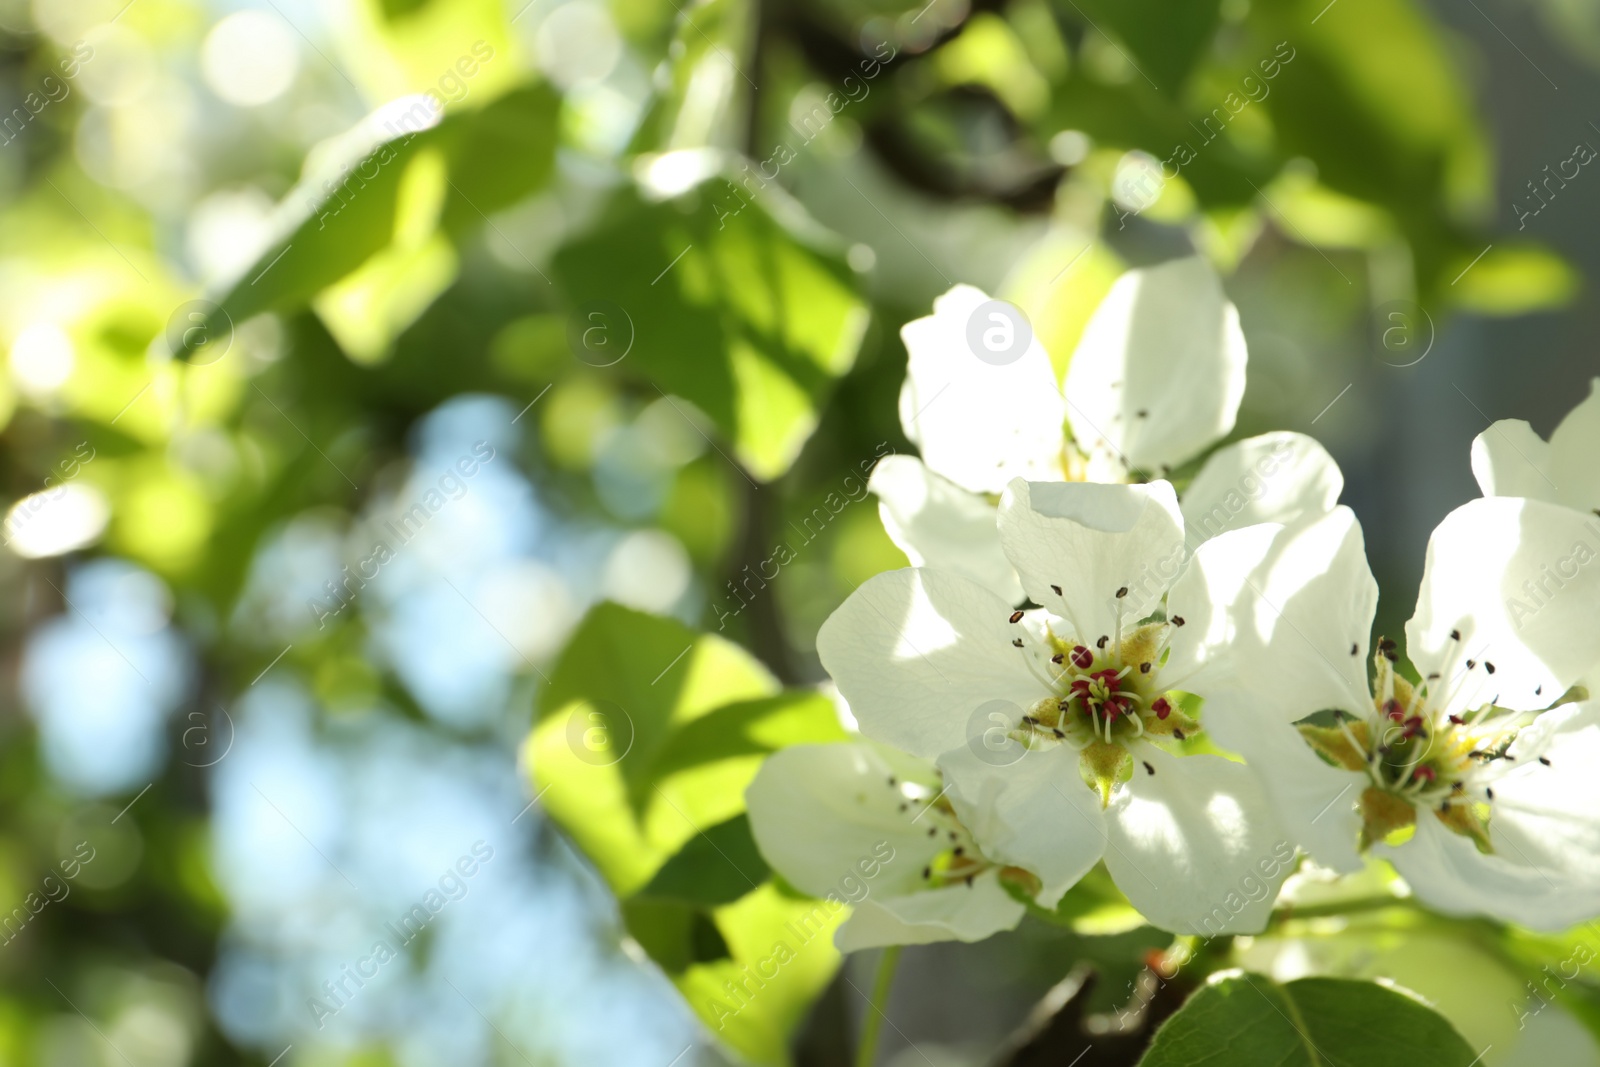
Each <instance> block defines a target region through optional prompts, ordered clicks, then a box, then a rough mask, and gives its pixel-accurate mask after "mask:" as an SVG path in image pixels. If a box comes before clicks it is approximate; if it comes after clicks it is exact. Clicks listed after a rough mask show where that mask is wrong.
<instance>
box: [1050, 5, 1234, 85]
mask: <svg viewBox="0 0 1600 1067" xmlns="http://www.w3.org/2000/svg"><path fill="white" fill-rule="evenodd" d="M1081 2H1082V4H1083V10H1084V11H1085V12H1086V13H1087V14H1088V16H1089V17H1091V18H1092V19H1093V21H1094V25H1095V26H1096V27H1097V28H1099V29H1103V30H1108V31H1110V32H1111V33H1113V34H1115V35H1116V37H1117V39H1118V40H1120V41H1121V42H1122V43H1123V44H1124V45H1126V46H1127V48H1128V51H1130V52H1132V53H1133V62H1134V65H1135V66H1136V67H1137V68H1138V69H1139V70H1140V71H1141V72H1142V74H1143V75H1144V76H1145V77H1148V78H1149V79H1150V81H1152V82H1154V83H1155V87H1156V89H1157V90H1158V91H1159V92H1161V93H1162V94H1163V95H1164V96H1166V97H1168V98H1170V99H1173V100H1176V99H1178V98H1179V97H1180V96H1181V95H1182V93H1183V87H1184V85H1185V84H1186V83H1187V82H1188V80H1189V73H1190V71H1192V70H1194V66H1195V64H1196V63H1197V62H1199V60H1200V57H1201V56H1202V55H1204V54H1205V52H1206V50H1207V49H1208V48H1210V46H1211V38H1212V37H1213V36H1214V35H1215V34H1216V31H1217V24H1218V22H1219V21H1220V18H1219V16H1220V12H1221V9H1222V3H1221V0H1193V2H1188V0H1186V2H1185V3H1181V4H1174V3H1170V2H1169V0H1081Z"/></svg>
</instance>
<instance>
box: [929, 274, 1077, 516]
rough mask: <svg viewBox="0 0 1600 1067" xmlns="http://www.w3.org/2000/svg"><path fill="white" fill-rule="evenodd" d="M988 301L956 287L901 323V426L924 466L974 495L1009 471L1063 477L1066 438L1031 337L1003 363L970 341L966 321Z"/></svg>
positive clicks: (1046, 368) (1050, 378) (1057, 391)
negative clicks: (988, 359)
mask: <svg viewBox="0 0 1600 1067" xmlns="http://www.w3.org/2000/svg"><path fill="white" fill-rule="evenodd" d="M988 299H989V297H988V295H987V294H985V293H984V292H983V291H982V290H979V289H974V288H973V287H972V286H970V285H958V286H956V287H955V288H953V289H951V290H950V291H949V292H948V293H945V294H944V295H943V296H941V297H940V298H939V299H937V300H935V301H934V302H933V314H932V315H929V316H927V317H926V318H921V319H917V320H915V321H914V322H908V323H906V325H905V326H904V327H903V328H902V329H901V331H900V337H901V339H902V340H904V341H905V346H906V354H907V361H906V380H905V384H904V385H903V386H902V387H901V390H900V425H901V426H902V427H904V428H905V432H906V436H907V437H909V438H910V439H911V440H912V441H913V442H915V443H916V444H917V446H918V447H919V448H920V449H921V450H922V461H923V462H924V463H926V464H927V465H928V467H929V469H931V470H933V471H935V472H936V473H938V474H940V475H942V476H944V477H946V478H948V479H950V480H951V481H952V482H955V483H956V484H957V485H959V486H961V487H962V488H963V489H968V490H971V491H972V492H974V493H998V492H999V491H1000V490H1001V489H1003V488H1005V485H1006V483H1007V482H1009V481H1010V480H1011V479H1012V478H1017V477H1026V478H1035V479H1050V478H1059V477H1061V449H1062V444H1063V441H1064V437H1065V435H1064V433H1063V421H1064V418H1065V415H1066V405H1065V402H1064V401H1063V400H1062V399H1061V388H1060V386H1059V385H1058V384H1057V383H1056V375H1055V370H1054V369H1053V368H1052V367H1051V366H1050V357H1049V355H1047V354H1046V353H1045V350H1044V346H1043V345H1041V344H1040V343H1039V340H1038V338H1037V337H1035V338H1034V339H1033V343H1032V344H1031V345H1030V346H1029V347H1028V350H1027V351H1026V352H1025V353H1024V354H1023V355H1022V357H1021V358H1020V359H1018V360H1016V361H1015V362H1013V363H1008V364H1005V365H1003V366H996V365H994V364H992V363H985V362H984V361H983V360H981V359H979V358H978V357H977V355H975V354H974V353H973V351H972V349H971V348H970V347H969V346H968V342H967V322H968V320H969V319H970V318H971V317H972V314H973V312H974V311H976V310H977V309H978V308H979V307H980V306H981V305H982V304H983V303H984V302H985V301H987V300H988Z"/></svg>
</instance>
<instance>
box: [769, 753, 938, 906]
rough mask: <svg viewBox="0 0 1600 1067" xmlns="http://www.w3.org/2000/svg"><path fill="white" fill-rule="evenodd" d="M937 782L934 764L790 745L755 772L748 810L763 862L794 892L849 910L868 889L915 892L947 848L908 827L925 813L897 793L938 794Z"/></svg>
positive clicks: (924, 832) (894, 756)
mask: <svg viewBox="0 0 1600 1067" xmlns="http://www.w3.org/2000/svg"><path fill="white" fill-rule="evenodd" d="M891 778H892V779H894V780H895V782H896V785H890V784H889V783H890V779H891ZM938 781H939V776H938V775H937V774H936V773H935V772H934V770H933V767H932V766H931V765H929V764H927V763H925V762H922V761H920V760H916V759H914V758H912V757H909V756H905V755H903V754H900V753H895V752H892V751H890V750H887V749H884V748H880V747H878V746H874V745H872V744H870V743H868V742H865V741H857V742H841V743H838V744H829V745H795V746H793V747H790V748H785V749H780V750H778V751H777V752H774V753H773V754H772V755H771V756H769V757H768V758H767V760H766V762H765V763H763V764H762V765H761V769H760V770H759V771H758V772H757V773H756V777H755V780H754V781H752V782H751V783H750V785H749V787H748V788H747V789H746V790H745V804H746V807H747V809H748V811H749V813H750V829H751V833H752V834H753V835H754V836H755V839H756V847H757V848H759V849H760V850H761V855H762V858H764V859H765V860H766V861H767V863H768V864H769V865H770V866H771V867H772V868H773V869H774V870H776V871H777V872H778V873H779V874H781V875H783V876H784V878H786V879H787V880H788V881H789V882H790V884H792V885H794V886H795V887H796V888H797V889H800V890H802V891H803V892H806V893H810V894H812V895H813V896H819V897H820V896H824V895H826V894H828V893H830V892H831V893H835V894H837V895H838V896H839V897H840V898H841V899H843V900H846V901H849V900H850V899H851V898H852V897H855V896H857V894H859V892H860V887H861V886H863V885H865V886H866V887H867V891H868V892H869V893H871V894H886V895H891V896H893V895H899V894H902V893H910V892H914V891H916V890H918V889H919V888H920V887H921V886H922V884H923V883H922V868H923V867H925V866H927V864H928V861H929V860H931V859H932V858H933V857H934V856H935V855H937V854H938V852H939V850H940V849H941V848H942V847H943V844H942V842H941V841H939V840H937V839H930V838H929V837H928V835H927V829H928V827H927V824H925V823H924V824H922V825H918V824H917V822H916V821H914V820H915V818H916V815H917V814H918V813H919V811H920V810H921V806H920V805H918V804H917V803H916V802H915V801H908V798H907V796H906V795H905V794H904V793H902V791H901V789H900V788H899V785H900V784H901V783H906V782H918V783H920V784H922V785H924V786H925V787H929V788H931V789H934V790H936V789H938V788H939V785H938ZM922 803H923V804H926V801H923V802H922ZM908 805H909V806H908Z"/></svg>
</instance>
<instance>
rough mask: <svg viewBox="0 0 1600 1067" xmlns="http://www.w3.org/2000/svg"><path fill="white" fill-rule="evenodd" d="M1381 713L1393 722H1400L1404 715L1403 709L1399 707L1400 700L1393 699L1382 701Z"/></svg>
mask: <svg viewBox="0 0 1600 1067" xmlns="http://www.w3.org/2000/svg"><path fill="white" fill-rule="evenodd" d="M1383 713H1384V714H1385V715H1387V716H1389V718H1391V719H1393V720H1394V721H1395V722H1401V721H1403V720H1404V719H1405V717H1406V713H1405V711H1404V710H1403V709H1402V708H1401V707H1400V702H1399V701H1398V700H1393V699H1390V700H1386V701H1384V702H1383Z"/></svg>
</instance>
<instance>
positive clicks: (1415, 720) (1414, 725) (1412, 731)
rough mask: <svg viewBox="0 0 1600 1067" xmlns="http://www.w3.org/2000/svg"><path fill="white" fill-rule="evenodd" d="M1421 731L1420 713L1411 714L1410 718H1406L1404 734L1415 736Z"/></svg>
mask: <svg viewBox="0 0 1600 1067" xmlns="http://www.w3.org/2000/svg"><path fill="white" fill-rule="evenodd" d="M1421 731H1422V717H1421V716H1420V715H1413V716H1411V718H1409V719H1407V720H1406V730H1405V735H1406V736H1407V737H1415V736H1417V734H1418V733H1420V732H1421Z"/></svg>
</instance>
